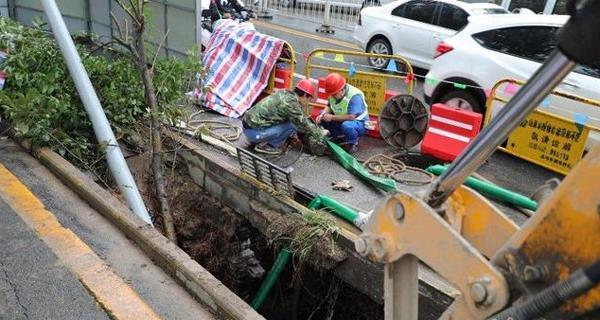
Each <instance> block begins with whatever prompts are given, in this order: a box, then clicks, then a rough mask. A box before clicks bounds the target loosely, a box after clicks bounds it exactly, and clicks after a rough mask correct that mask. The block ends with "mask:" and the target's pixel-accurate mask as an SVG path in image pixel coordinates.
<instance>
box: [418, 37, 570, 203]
mask: <svg viewBox="0 0 600 320" xmlns="http://www.w3.org/2000/svg"><path fill="white" fill-rule="evenodd" d="M574 67H575V63H574V62H573V61H571V60H570V59H569V58H567V57H566V56H565V55H564V54H563V53H562V52H560V51H559V50H558V49H557V50H555V51H554V52H553V53H552V54H551V55H550V57H549V58H548V60H547V61H546V62H545V63H544V64H543V65H542V67H541V68H540V69H538V70H537V71H536V73H535V74H534V75H533V76H532V77H531V79H530V80H529V81H527V83H525V85H523V87H522V88H521V90H519V91H518V92H517V94H515V96H514V97H513V98H512V99H511V100H510V101H509V102H508V103H507V104H506V105H505V106H504V107H503V108H502V109H501V110H500V111H499V112H498V114H497V115H496V116H495V117H494V120H493V121H492V122H491V123H490V125H489V126H488V127H487V128H485V129H484V130H483V131H482V132H481V133H480V134H479V135H478V136H477V137H476V138H475V139H474V140H473V142H472V143H471V145H470V146H469V147H468V148H467V149H465V150H464V151H463V153H461V154H460V156H459V157H458V159H456V161H455V162H454V163H453V164H452V166H450V167H449V168H448V170H447V171H446V172H444V173H443V174H442V175H441V176H440V177H439V178H438V179H437V180H436V181H435V182H434V183H433V184H432V186H431V188H430V189H429V190H428V192H427V193H426V195H425V197H424V199H425V201H427V203H428V204H429V205H430V206H431V207H433V208H437V207H438V206H440V205H441V204H442V203H444V201H446V199H447V198H448V197H449V196H450V194H452V192H454V190H455V189H456V188H458V186H460V185H461V184H462V183H463V182H464V181H465V180H466V179H467V177H468V176H469V175H470V174H471V173H472V172H473V171H475V170H477V168H479V166H481V164H483V162H484V161H485V160H486V159H487V158H489V156H490V155H491V154H492V153H493V152H494V151H495V150H496V148H497V147H498V146H499V145H500V144H501V143H502V142H503V141H504V140H505V139H506V137H508V135H509V134H510V133H511V132H512V131H513V129H514V128H515V127H516V126H518V125H519V124H520V123H521V121H523V120H524V119H525V117H527V115H529V113H531V111H533V110H534V109H535V108H536V107H537V106H538V105H539V104H540V102H541V101H542V100H543V99H544V98H545V97H546V96H547V95H548V94H549V93H550V92H551V91H552V89H553V88H554V87H555V86H556V85H558V84H559V83H560V82H561V81H562V80H563V79H564V78H565V77H566V76H567V75H568V74H569V72H570V71H571V70H573V68H574Z"/></svg>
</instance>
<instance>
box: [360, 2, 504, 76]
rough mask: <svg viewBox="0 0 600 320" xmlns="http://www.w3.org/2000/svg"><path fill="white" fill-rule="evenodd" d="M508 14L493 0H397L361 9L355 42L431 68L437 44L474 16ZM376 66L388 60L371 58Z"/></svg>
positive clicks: (417, 65) (385, 64) (383, 64)
mask: <svg viewBox="0 0 600 320" xmlns="http://www.w3.org/2000/svg"><path fill="white" fill-rule="evenodd" d="M496 14H503V15H504V14H508V11H506V9H504V8H502V7H500V6H497V5H495V4H491V3H466V2H462V1H455V0H398V1H394V2H391V3H389V4H386V5H384V6H381V7H368V8H365V9H363V10H362V11H361V13H360V17H359V20H358V24H357V25H356V27H355V28H354V36H353V37H354V40H355V42H356V43H357V44H358V45H359V46H360V47H361V48H362V49H363V50H365V51H366V52H371V53H381V54H392V53H393V54H398V55H401V56H403V57H405V58H407V59H408V61H409V62H410V63H411V64H412V65H413V66H416V67H420V68H425V69H429V67H430V65H431V62H432V61H433V53H434V52H435V48H436V46H437V45H438V43H439V42H440V41H442V40H444V39H445V38H446V37H448V36H451V35H454V34H455V33H456V32H457V30H460V29H462V28H464V27H465V26H466V25H467V23H468V20H467V18H468V17H469V16H472V15H496ZM369 63H370V64H371V65H372V66H373V67H375V68H385V67H386V66H387V63H388V60H387V59H383V58H379V59H369Z"/></svg>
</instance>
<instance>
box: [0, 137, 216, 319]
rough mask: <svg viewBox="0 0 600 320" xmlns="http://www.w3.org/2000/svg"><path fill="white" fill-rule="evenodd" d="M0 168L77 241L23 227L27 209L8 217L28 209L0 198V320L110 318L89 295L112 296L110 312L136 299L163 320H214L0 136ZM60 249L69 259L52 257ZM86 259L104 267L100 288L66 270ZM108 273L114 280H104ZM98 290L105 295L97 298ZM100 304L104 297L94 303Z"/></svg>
mask: <svg viewBox="0 0 600 320" xmlns="http://www.w3.org/2000/svg"><path fill="white" fill-rule="evenodd" d="M0 165H1V166H3V168H4V167H5V168H6V169H5V170H8V171H10V172H11V174H12V175H14V176H16V177H17V179H18V180H19V181H20V185H23V186H25V187H26V188H27V189H28V190H30V192H31V193H32V194H33V195H34V196H35V198H37V199H38V200H39V201H40V202H41V203H42V204H43V206H44V207H45V210H47V211H48V213H47V214H48V215H49V216H50V217H52V219H56V221H58V223H59V224H60V229H61V230H64V229H66V233H70V232H72V233H73V234H74V235H75V240H76V242H77V243H75V242H73V241H71V242H70V241H68V240H70V238H65V239H63V238H61V237H57V238H56V239H58V240H56V239H55V238H48V237H45V236H44V235H45V233H48V234H55V232H57V231H55V229H59V228H54V229H52V230H51V228H50V227H44V228H47V231H45V233H44V232H40V230H39V229H34V227H33V226H32V225H31V222H24V221H29V220H25V219H26V218H25V216H27V211H28V210H22V209H21V210H20V211H19V212H15V210H19V209H16V208H17V207H15V203H16V204H17V205H23V206H25V208H27V203H24V202H25V201H23V200H22V199H17V198H14V197H13V198H10V196H8V198H6V195H0V199H5V200H4V201H0V319H11V320H12V319H111V318H113V317H112V316H111V317H107V315H106V314H105V312H104V310H103V309H102V308H101V307H100V306H99V305H98V303H97V302H96V300H97V299H96V298H95V297H93V296H91V294H90V291H91V292H94V294H105V293H106V294H107V295H108V298H113V297H116V298H115V301H117V302H114V303H113V304H112V305H110V306H116V307H121V305H117V304H119V303H120V301H119V299H120V297H127V299H128V298H130V297H133V298H135V299H136V301H137V299H139V300H141V304H145V305H147V306H149V307H150V308H151V309H152V310H153V311H154V312H155V313H156V315H158V316H159V317H160V318H162V319H213V318H214V316H213V315H212V314H210V313H209V312H208V311H206V310H205V309H204V307H203V306H202V305H200V304H199V303H198V302H197V301H196V300H194V298H193V297H191V296H190V295H189V294H188V293H187V292H186V291H185V289H183V288H182V287H180V286H179V285H178V283H177V282H175V280H173V279H172V278H171V277H170V276H169V275H168V274H166V273H165V272H164V271H163V270H162V269H161V268H160V267H158V266H156V265H155V264H154V263H153V262H152V260H151V259H150V258H149V257H147V256H146V255H145V254H144V252H143V251H142V250H141V249H139V248H138V247H137V246H136V245H135V244H134V243H133V242H131V240H129V239H128V238H127V236H126V235H125V234H123V233H122V232H121V231H120V230H119V229H117V228H116V227H115V226H114V225H113V224H112V223H111V222H110V221H108V220H107V219H105V218H104V217H103V216H102V215H101V214H99V213H98V212H96V211H95V210H93V209H92V208H91V207H89V205H88V204H87V203H85V202H84V201H83V200H82V199H81V198H79V197H78V196H77V195H76V194H75V193H74V192H73V191H71V190H70V189H69V188H67V187H66V186H65V185H64V184H62V183H61V182H60V180H58V179H57V178H56V177H55V176H54V175H53V174H52V173H50V172H49V171H48V169H46V168H45V167H44V166H43V165H41V164H40V163H39V162H38V161H37V160H36V159H35V158H33V157H32V156H31V155H29V154H28V153H27V152H25V151H24V150H22V149H21V148H20V147H19V146H18V145H16V144H15V143H14V142H12V141H11V140H9V139H6V138H3V137H0ZM0 179H2V178H0ZM7 199H11V200H10V201H12V205H11V206H12V207H13V208H15V209H14V210H13V209H11V207H9V206H7V205H6V202H5V201H8V200H7ZM24 212H25V213H24ZM27 217H28V216H27ZM27 219H30V218H27ZM38 219H40V218H38ZM44 221H45V220H44ZM48 225H53V224H52V223H48ZM62 228H64V229H62ZM44 230H46V229H44ZM48 230H49V231H48ZM58 231H60V230H58ZM59 240H64V241H59ZM61 246H62V247H66V248H69V249H67V250H66V251H67V252H68V253H69V254H67V255H66V256H65V255H64V254H62V255H61V253H57V251H56V250H57V249H56V248H60V247H61ZM82 246H86V248H87V247H89V249H85V250H90V249H91V251H92V252H91V253H90V254H86V255H81V254H78V253H76V252H79V251H82V250H81V249H80V248H81V247H82ZM76 249H78V250H76ZM57 257H58V258H57ZM92 258H93V259H94V261H101V263H102V264H103V266H102V267H101V268H100V269H101V270H102V272H101V273H98V275H97V276H95V277H97V278H100V279H101V281H99V282H100V283H101V286H102V287H97V288H93V287H91V286H92V285H93V284H97V283H98V282H93V281H94V279H96V278H95V277H94V278H90V281H87V282H86V275H87V274H86V273H85V272H83V273H82V272H80V273H79V274H78V275H77V276H76V275H75V274H77V271H75V270H74V269H73V265H75V266H77V263H76V262H73V261H72V260H74V261H82V259H87V260H85V261H88V263H87V264H86V265H91V264H92V262H91V261H92V260H90V259H92ZM105 270H108V271H105ZM108 273H111V274H113V275H115V276H113V277H105V275H106V274H108ZM92 274H95V273H92ZM88 278H89V277H88ZM80 281H81V282H80ZM82 282H83V283H86V287H88V289H89V290H86V288H84V286H83V285H82ZM102 283H104V284H102ZM90 284H91V285H90ZM104 286H106V287H110V289H108V291H103V290H106V289H105V288H106V287H104ZM130 292H133V294H130ZM102 297H105V298H106V297H107V296H106V295H103V296H100V298H98V299H101V298H102ZM133 300H134V299H130V300H128V301H129V302H128V303H127V304H126V306H125V307H126V308H130V309H129V310H133V309H134V307H132V306H133V302H132V301H133ZM114 318H117V317H114Z"/></svg>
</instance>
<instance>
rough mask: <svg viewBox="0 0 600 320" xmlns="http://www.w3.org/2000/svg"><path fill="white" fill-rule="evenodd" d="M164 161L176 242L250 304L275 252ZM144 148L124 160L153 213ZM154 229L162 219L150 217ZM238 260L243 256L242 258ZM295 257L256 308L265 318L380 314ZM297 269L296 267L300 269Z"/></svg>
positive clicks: (184, 172) (379, 309)
mask: <svg viewBox="0 0 600 320" xmlns="http://www.w3.org/2000/svg"><path fill="white" fill-rule="evenodd" d="M170 158H171V160H168V161H167V164H168V165H167V166H166V168H165V178H166V180H167V186H166V189H167V192H168V193H169V202H170V204H171V209H172V214H173V219H174V222H175V230H176V232H177V239H178V244H179V246H180V247H181V248H182V249H183V250H184V251H186V252H187V253H188V254H189V255H190V256H191V257H192V258H193V259H195V260H196V261H197V262H198V263H199V264H200V265H202V266H203V267H204V268H206V269H207V270H208V271H209V272H210V273H212V274H213V275H214V276H215V277H217V278H218V279H219V280H220V281H221V282H222V283H223V284H224V285H225V286H227V287H228V288H229V289H231V290H232V291H233V292H235V293H236V294H237V295H238V296H240V297H241V298H242V299H244V300H245V301H246V302H248V303H250V302H251V301H252V298H253V297H254V296H255V294H256V293H257V291H258V289H259V287H260V284H261V282H262V280H263V279H264V276H265V275H266V273H267V272H268V270H269V269H270V268H271V266H272V265H273V262H274V260H275V258H276V254H277V253H278V250H279V249H280V248H278V246H277V244H274V243H272V242H271V241H269V240H268V239H267V238H266V237H265V236H263V235H262V234H261V233H260V232H259V231H258V230H256V229H255V228H253V227H252V226H251V225H250V223H249V222H248V221H246V220H245V219H244V218H242V217H241V216H239V215H237V214H236V213H235V212H234V210H232V209H231V208H229V207H227V206H226V205H224V204H223V203H221V202H220V201H219V200H218V199H216V198H215V197H213V196H211V195H210V194H208V193H207V192H206V191H205V190H203V189H202V188H200V187H199V186H198V185H196V184H195V183H194V182H193V181H192V180H191V178H190V177H189V175H188V174H187V168H185V166H184V165H182V164H179V163H177V162H175V164H174V166H173V162H172V158H173V155H170ZM150 160H151V156H150V152H145V153H143V154H141V155H137V156H132V157H129V158H128V159H127V161H128V163H129V165H130V168H131V171H132V174H133V176H134V178H135V179H136V181H137V183H138V187H139V189H140V192H141V193H142V195H143V197H144V198H145V199H144V200H145V201H146V203H148V204H150V205H149V210H150V211H151V213H156V212H159V210H158V202H157V201H156V200H155V198H154V186H153V180H152V176H151V174H150V163H151V161H150ZM153 220H154V222H155V226H156V228H158V229H159V230H163V226H162V221H161V219H160V218H157V217H156V216H154V217H153ZM248 240H249V242H250V245H249V249H250V250H252V252H253V253H254V258H255V259H256V261H258V263H259V264H260V266H261V267H262V268H263V269H264V271H265V272H264V275H262V276H261V277H252V276H251V275H250V274H249V273H248V272H247V270H248V266H247V265H244V261H242V262H241V263H240V261H239V260H240V259H239V257H240V247H244V246H247V242H248ZM242 260H244V259H242ZM298 263H299V262H298V261H297V260H295V261H294V263H290V264H288V266H287V267H286V268H285V269H284V271H283V272H282V274H281V276H280V279H279V281H278V283H277V285H276V286H275V287H274V288H273V291H271V294H270V295H269V298H268V299H267V300H266V302H265V303H264V304H263V306H262V307H261V309H260V310H259V312H260V313H261V314H262V315H263V316H265V317H266V318H267V319H273V320H279V319H281V320H283V319H286V320H288V319H291V320H294V319H383V306H382V305H380V304H377V303H375V302H374V301H372V300H371V299H369V298H368V297H367V296H364V295H362V294H361V293H358V292H357V291H355V290H354V289H353V288H351V287H348V286H347V285H345V284H343V283H342V282H341V281H340V280H338V279H337V278H336V277H335V276H333V274H332V272H329V271H323V270H318V271H317V270H315V269H314V268H311V267H308V266H306V265H302V266H300V265H298ZM300 270H301V271H300Z"/></svg>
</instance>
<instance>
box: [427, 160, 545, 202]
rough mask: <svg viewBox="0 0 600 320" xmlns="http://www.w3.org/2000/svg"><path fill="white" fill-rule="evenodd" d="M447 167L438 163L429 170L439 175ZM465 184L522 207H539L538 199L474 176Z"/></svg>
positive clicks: (482, 192) (484, 193)
mask: <svg viewBox="0 0 600 320" xmlns="http://www.w3.org/2000/svg"><path fill="white" fill-rule="evenodd" d="M447 169H448V168H447V167H445V166H443V165H439V164H437V165H434V166H430V167H429V168H427V171H429V172H431V173H433V174H435V175H438V176H439V175H441V174H442V173H444V172H445V171H446V170H447ZM465 185H466V186H468V187H471V188H473V189H475V190H477V191H478V192H479V193H481V194H483V195H484V196H487V197H490V198H494V199H497V200H500V201H504V202H507V203H510V204H512V205H515V206H517V207H520V208H525V209H529V210H533V211H535V210H537V207H538V203H537V202H536V201H534V200H531V199H530V198H528V197H526V196H524V195H521V194H518V193H516V192H513V191H510V190H507V189H504V188H502V187H499V186H497V185H495V184H492V183H489V182H485V181H481V180H479V179H476V178H473V177H468V178H467V181H465Z"/></svg>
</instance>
